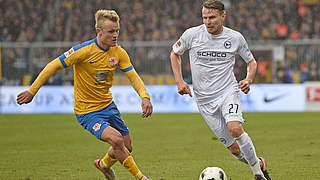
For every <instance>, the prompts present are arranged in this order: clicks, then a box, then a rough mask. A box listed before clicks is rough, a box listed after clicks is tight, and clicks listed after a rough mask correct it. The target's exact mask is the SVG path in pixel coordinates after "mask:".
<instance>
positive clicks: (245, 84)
mask: <svg viewBox="0 0 320 180" xmlns="http://www.w3.org/2000/svg"><path fill="white" fill-rule="evenodd" d="M256 71H257V62H256V60H255V59H252V60H251V61H250V62H248V64H247V77H246V78H245V79H243V80H241V81H240V82H239V88H240V89H241V91H242V92H243V93H245V94H248V92H249V91H250V84H252V83H253V79H254V77H255V75H256Z"/></svg>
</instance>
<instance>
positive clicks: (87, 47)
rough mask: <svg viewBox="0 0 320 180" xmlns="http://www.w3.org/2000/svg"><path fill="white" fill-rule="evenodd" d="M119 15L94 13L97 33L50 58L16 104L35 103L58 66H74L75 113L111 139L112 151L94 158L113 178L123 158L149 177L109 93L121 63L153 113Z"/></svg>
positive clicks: (100, 136) (91, 129)
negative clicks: (121, 39) (124, 44)
mask: <svg viewBox="0 0 320 180" xmlns="http://www.w3.org/2000/svg"><path fill="white" fill-rule="evenodd" d="M119 20H120V19H119V16H118V14H117V13H116V12H115V11H113V10H98V11H97V12H96V14H95V21H96V24H95V27H96V32H97V37H96V38H95V39H93V40H90V41H87V42H85V43H82V44H80V45H77V46H74V47H73V48H71V49H70V50H68V51H67V52H65V53H64V54H62V55H61V56H59V57H58V58H56V59H54V60H53V61H51V62H50V63H48V64H47V66H46V67H45V68H44V69H43V70H42V72H41V73H40V74H39V76H38V77H37V79H36V80H35V81H34V82H33V84H32V85H31V86H30V88H29V89H28V90H26V91H24V92H22V93H20V94H19V95H18V96H17V103H18V104H20V105H21V104H27V103H29V102H31V101H32V99H33V97H34V96H35V95H36V93H37V92H38V90H39V89H40V87H41V86H42V85H43V84H44V83H45V82H46V81H47V80H48V79H49V78H50V77H51V76H52V75H53V74H54V73H55V72H56V71H58V70H60V69H63V68H66V67H69V66H73V69H74V97H75V104H74V112H75V114H76V117H77V119H78V121H79V123H80V124H81V126H82V127H83V128H85V129H87V130H88V131H89V132H90V133H92V134H93V135H94V136H96V137H97V138H98V139H100V140H102V141H105V142H108V143H109V144H110V148H109V150H108V152H107V154H106V155H105V156H104V157H103V158H102V159H97V160H95V162H94V165H95V166H96V167H97V168H98V169H99V170H100V171H101V172H102V173H103V174H104V175H105V177H106V179H109V180H114V179H116V177H115V173H114V171H113V170H112V168H111V166H112V165H113V164H114V163H116V162H117V161H119V162H120V163H121V164H122V165H123V166H124V168H126V169H127V170H128V171H129V172H130V173H131V174H132V175H133V176H135V178H136V179H137V180H148V178H147V177H146V176H144V175H143V174H142V173H141V171H140V170H139V169H138V167H137V165H136V163H135V162H134V160H133V157H132V156H131V155H130V153H131V151H132V146H131V137H130V134H129V130H128V128H127V126H126V124H125V123H124V122H123V120H122V119H121V117H120V113H119V111H118V109H117V107H116V105H115V104H114V102H113V98H112V94H111V92H110V87H111V86H112V79H113V74H114V71H115V70H116V67H118V66H119V68H120V69H121V70H122V71H123V72H124V73H125V74H126V75H127V77H128V78H129V80H130V82H131V84H132V86H133V87H134V89H135V90H136V92H137V93H138V94H139V96H140V97H141V99H142V104H141V106H142V117H143V118H145V117H148V116H150V115H151V114H152V104H151V103H150V97H149V95H148V93H147V91H146V88H145V85H144V83H143V82H142V80H141V79H140V77H139V75H138V74H137V73H136V71H135V70H134V68H133V66H132V64H131V62H130V59H129V56H128V54H127V53H126V51H125V50H124V49H122V48H121V47H120V46H118V45H117V40H118V36H119V28H120V25H119Z"/></svg>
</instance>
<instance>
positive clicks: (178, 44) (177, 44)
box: [176, 40, 182, 48]
mask: <svg viewBox="0 0 320 180" xmlns="http://www.w3.org/2000/svg"><path fill="white" fill-rule="evenodd" d="M181 45H182V44H181V41H180V40H179V41H177V42H176V47H177V48H179V47H181Z"/></svg>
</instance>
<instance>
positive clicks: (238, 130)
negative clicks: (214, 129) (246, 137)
mask: <svg viewBox="0 0 320 180" xmlns="http://www.w3.org/2000/svg"><path fill="white" fill-rule="evenodd" d="M228 129H229V132H230V134H231V136H232V137H233V138H237V137H239V136H240V135H241V134H242V133H243V132H244V131H243V128H242V126H241V124H240V123H239V124H232V125H228Z"/></svg>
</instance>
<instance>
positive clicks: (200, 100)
mask: <svg viewBox="0 0 320 180" xmlns="http://www.w3.org/2000/svg"><path fill="white" fill-rule="evenodd" d="M225 17H226V13H225V10H224V4H223V3H222V2H221V1H219V0H204V2H203V4H202V20H203V24H202V25H200V26H196V27H192V28H189V29H187V30H186V31H185V32H184V33H183V34H182V36H181V37H180V39H179V40H178V41H177V42H176V43H175V44H174V45H173V50H172V52H171V55H170V58H171V65H172V70H173V73H174V78H175V81H176V84H177V87H178V93H179V94H181V95H183V94H189V95H190V96H192V94H191V91H190V88H189V86H188V84H187V83H186V82H185V81H184V80H183V78H182V71H181V55H182V54H183V53H184V52H185V51H186V50H189V57H190V65H191V74H192V83H193V90H194V95H195V99H196V102H197V105H198V109H199V111H200V113H201V115H202V116H203V118H204V119H205V121H206V122H207V124H208V125H209V127H210V128H211V130H212V131H213V132H214V133H215V134H216V136H217V137H218V138H219V139H220V141H221V142H222V143H223V144H224V145H225V146H226V147H227V148H228V149H229V150H230V152H231V153H232V154H233V156H234V157H235V158H237V159H238V160H240V161H242V162H245V163H247V164H249V166H250V167H251V169H252V172H253V175H254V178H255V180H270V177H269V175H268V172H267V169H266V162H265V160H264V158H261V157H260V158H258V157H257V155H256V152H255V148H254V145H253V143H252V141H251V139H250V137H249V136H248V134H247V133H246V132H245V131H244V129H243V127H242V123H243V122H244V119H243V118H242V112H241V102H240V90H241V91H243V92H244V93H245V94H247V93H248V92H249V90H250V84H251V83H252V81H253V79H254V76H255V73H256V69H257V63H256V61H255V59H254V57H253V55H252V53H251V52H250V49H249V48H248V45H247V42H246V40H245V39H244V37H243V36H242V35H241V34H240V33H239V32H237V31H234V30H232V29H230V28H227V27H224V26H223V21H224V19H225ZM236 54H239V55H240V56H241V57H242V59H243V60H244V61H245V62H246V63H247V77H246V78H245V79H243V80H241V81H240V82H239V83H238V82H237V81H236V78H235V76H234V73H233V66H234V63H235V55H236Z"/></svg>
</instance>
